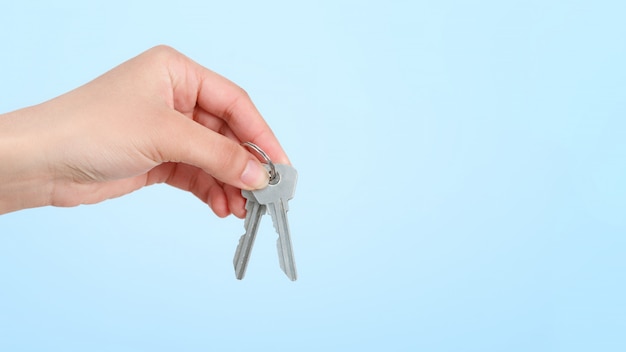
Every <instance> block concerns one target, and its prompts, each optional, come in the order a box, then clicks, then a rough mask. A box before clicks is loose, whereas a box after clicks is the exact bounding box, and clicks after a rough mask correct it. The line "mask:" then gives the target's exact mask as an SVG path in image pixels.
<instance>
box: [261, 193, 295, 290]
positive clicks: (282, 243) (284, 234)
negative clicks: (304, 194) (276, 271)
mask: <svg viewBox="0 0 626 352" xmlns="http://www.w3.org/2000/svg"><path fill="white" fill-rule="evenodd" d="M285 202H286V201H284V200H279V201H276V202H275V203H271V204H269V205H268V210H269V212H270V214H271V215H272V222H273V223H274V229H275V230H276V232H277V233H278V239H277V240H276V249H277V251H278V261H279V263H280V268H281V269H282V270H283V272H284V273H285V275H287V277H288V278H289V280H291V281H296V280H297V279H298V274H297V271H296V260H295V258H294V255H293V247H292V245H291V233H290V232H289V223H288V221H287V209H286V204H285Z"/></svg>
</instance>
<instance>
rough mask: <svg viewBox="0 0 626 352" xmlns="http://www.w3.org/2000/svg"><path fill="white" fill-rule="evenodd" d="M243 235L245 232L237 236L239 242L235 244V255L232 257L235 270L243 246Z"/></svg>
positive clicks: (244, 235)
mask: <svg viewBox="0 0 626 352" xmlns="http://www.w3.org/2000/svg"><path fill="white" fill-rule="evenodd" d="M245 237H246V234H245V233H244V234H243V235H241V237H239V243H238V244H237V249H236V250H235V257H234V258H233V265H234V266H235V270H237V263H238V262H239V259H240V258H239V257H240V256H241V248H242V247H243V241H244V238H245Z"/></svg>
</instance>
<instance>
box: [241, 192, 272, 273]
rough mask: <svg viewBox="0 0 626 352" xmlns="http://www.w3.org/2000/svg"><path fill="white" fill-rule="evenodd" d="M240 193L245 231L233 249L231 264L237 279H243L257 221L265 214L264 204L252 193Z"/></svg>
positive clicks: (257, 224)
mask: <svg viewBox="0 0 626 352" xmlns="http://www.w3.org/2000/svg"><path fill="white" fill-rule="evenodd" d="M241 195H242V196H243V197H244V198H246V211H247V213H246V219H245V221H244V225H243V226H244V227H245V229H246V233H244V234H243V235H242V236H241V238H240V239H239V245H237V251H235V258H233V264H234V266H235V275H236V276H237V279H239V280H241V279H243V276H244V275H245V274H246V268H247V267H248V262H249V261H250V253H251V252H252V246H253V245H254V240H255V238H256V233H257V231H258V230H259V223H260V222H261V216H263V214H265V210H266V206H265V205H263V204H259V203H258V202H257V201H256V199H255V197H254V194H253V193H252V192H250V191H241Z"/></svg>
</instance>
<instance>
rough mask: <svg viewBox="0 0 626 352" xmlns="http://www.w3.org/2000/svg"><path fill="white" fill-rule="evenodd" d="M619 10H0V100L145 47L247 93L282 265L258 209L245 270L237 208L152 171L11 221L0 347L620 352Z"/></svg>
mask: <svg viewBox="0 0 626 352" xmlns="http://www.w3.org/2000/svg"><path fill="white" fill-rule="evenodd" d="M621 4H622V2H619V1H543V0H541V1H481V0H479V1H452V0H444V1H376V2H375V1H334V0H333V1H302V2H294V1H282V2H281V1H219V2H218V1H210V0H203V1H186V0H179V1H170V2H163V1H132V0H131V1H128V0H125V1H117V0H107V1H100V2H77V1H63V0H60V1H5V2H4V3H3V4H2V5H0V45H1V48H2V49H1V54H0V112H8V111H11V110H14V109H18V108H20V107H24V106H28V105H33V104H37V103H40V102H43V101H45V100H47V99H50V98H53V97H55V96H57V95H59V94H62V93H64V92H66V91H68V90H71V89H73V88H76V87H78V86H80V85H82V84H84V83H86V82H88V81H89V80H91V79H93V78H95V77H97V76H98V75H100V74H102V73H104V72H106V71H107V70H109V69H111V68H112V67H114V66H116V65H118V64H119V63H121V62H123V61H125V60H127V59H129V58H131V57H133V56H135V55H137V54H139V53H141V52H142V51H144V50H146V49H148V48H150V47H152V46H154V45H157V44H167V45H170V46H173V47H174V48H176V49H178V50H179V51H181V52H183V53H185V54H186V55H188V56H189V57H191V58H192V59H194V60H195V61H197V62H199V63H201V64H202V65H205V66H207V67H209V68H211V69H213V70H215V71H217V72H219V73H221V74H222V75H224V76H226V77H228V78H230V79H231V80H233V81H234V82H236V83H237V84H239V85H241V86H242V87H244V88H245V89H246V90H247V91H248V93H249V94H250V95H251V97H252V98H253V100H254V101H255V103H256V104H257V106H258V108H259V109H260V111H261V112H262V114H263V115H264V116H265V118H266V119H267V121H268V122H269V123H270V125H271V126H272V128H273V130H274V131H275V133H276V135H277V136H278V138H279V139H280V140H281V143H282V145H283V146H284V148H285V149H286V151H287V153H288V154H289V156H290V158H291V160H292V162H293V164H294V165H295V166H296V168H297V169H298V171H299V184H298V188H297V192H296V196H295V198H294V199H293V200H292V201H291V202H290V212H289V221H290V225H291V232H292V238H293V245H294V249H295V255H296V263H297V267H298V272H299V279H298V281H296V282H291V281H289V280H288V279H287V278H286V277H285V276H284V274H283V273H282V272H281V271H280V268H279V265H278V260H277V255H276V247H275V240H276V237H277V236H276V234H275V232H274V230H273V228H272V226H271V220H270V218H269V217H265V218H264V220H263V222H262V225H261V229H260V230H259V234H258V236H257V243H256V245H255V248H254V251H253V254H252V258H251V261H250V265H249V267H248V272H247V275H246V278H245V279H244V280H243V281H238V280H236V279H235V275H234V270H233V264H232V258H233V254H234V251H235V248H236V245H237V243H238V240H239V237H240V236H241V234H242V233H243V231H244V230H243V221H242V220H240V219H236V218H234V217H230V218H226V219H219V218H217V217H216V216H214V215H213V213H212V212H211V211H210V209H209V208H208V207H207V206H206V205H204V204H203V203H201V202H200V201H199V200H197V199H195V198H194V197H193V196H192V195H191V194H187V193H184V192H181V191H179V190H176V189H172V188H169V187H167V186H164V185H156V186H151V187H148V188H145V189H142V190H140V191H138V192H135V193H133V194H131V195H129V196H126V197H122V198H118V199H113V200H109V201H106V202H103V203H100V204H97V205H90V206H79V207H75V208H66V209H63V208H52V207H48V208H39V209H29V210H24V211H19V212H15V213H10V214H6V215H2V216H0V350H2V351H250V350H255V351H349V350H352V351H362V350H375V351H417V350H423V351H481V352H484V351H592V350H593V351H624V350H625V349H626V337H625V336H624V331H626V301H625V299H624V297H625V294H626V285H625V281H624V280H625V279H626V277H625V276H626V275H625V273H624V272H625V270H626V258H625V249H626V239H625V237H624V235H625V233H626V220H625V217H624V215H625V211H626V186H625V180H626V163H625V157H626V142H625V139H626V103H625V97H626V81H625V80H626V69H625V63H626V44H625V43H626V40H625V38H626V24H625V22H624V17H625V15H626V8H625V7H624V6H623V5H621ZM209 152H210V151H207V153H209ZM0 167H3V168H4V167H6V168H10V167H11V165H0ZM0 196H1V195H0Z"/></svg>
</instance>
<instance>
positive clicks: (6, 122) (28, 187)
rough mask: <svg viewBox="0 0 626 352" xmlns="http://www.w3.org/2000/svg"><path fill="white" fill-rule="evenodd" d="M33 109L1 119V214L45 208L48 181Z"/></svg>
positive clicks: (49, 187) (48, 196)
mask: <svg viewBox="0 0 626 352" xmlns="http://www.w3.org/2000/svg"><path fill="white" fill-rule="evenodd" d="M34 109H36V108H26V109H22V110H18V111H14V112H11V113H8V114H3V115H0V214H4V213H8V212H12V211H16V210H20V209H26V208H34V207H39V206H44V205H48V204H49V201H50V194H51V187H52V182H51V177H50V172H49V170H48V167H47V163H46V160H45V159H46V157H45V154H46V153H44V150H43V148H41V145H42V144H43V143H44V142H43V140H42V137H43V136H40V135H38V133H37V131H41V130H42V129H43V127H42V126H41V125H40V124H39V123H38V121H35V120H34V119H33V118H32V117H34V111H33V110H34Z"/></svg>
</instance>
